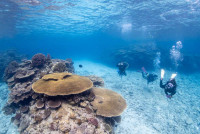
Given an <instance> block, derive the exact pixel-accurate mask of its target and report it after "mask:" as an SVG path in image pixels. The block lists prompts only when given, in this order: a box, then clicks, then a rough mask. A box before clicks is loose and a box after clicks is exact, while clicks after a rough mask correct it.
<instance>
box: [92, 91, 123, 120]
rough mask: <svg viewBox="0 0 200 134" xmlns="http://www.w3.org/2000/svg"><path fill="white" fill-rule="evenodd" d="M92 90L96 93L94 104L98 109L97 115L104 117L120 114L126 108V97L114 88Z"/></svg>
mask: <svg viewBox="0 0 200 134" xmlns="http://www.w3.org/2000/svg"><path fill="white" fill-rule="evenodd" d="M91 91H92V92H93V93H94V94H95V99H94V101H93V102H92V105H93V107H94V109H96V110H97V111H96V113H97V115H101V116H104V117H113V116H119V115H120V114H121V113H122V112H123V111H124V109H125V108H126V101H125V100H124V98H123V97H122V96H121V95H119V94H118V93H116V92H114V91H112V90H108V89H104V88H92V90H91Z"/></svg>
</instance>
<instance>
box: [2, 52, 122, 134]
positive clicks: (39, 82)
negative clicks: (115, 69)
mask: <svg viewBox="0 0 200 134" xmlns="http://www.w3.org/2000/svg"><path fill="white" fill-rule="evenodd" d="M40 56H41V54H40ZM36 57H37V56H36ZM46 59H47V58H45V60H46ZM39 63H43V64H42V65H41V64H40V66H38V65H39ZM39 63H37V66H33V61H32V62H31V61H30V60H23V61H22V63H18V64H16V63H14V64H11V65H10V67H8V70H9V68H10V70H12V71H6V72H5V73H7V72H9V73H8V74H10V75H6V76H7V77H5V78H6V82H7V84H8V86H9V89H10V95H9V100H8V102H7V104H6V105H5V107H4V112H5V114H12V113H15V116H14V117H13V118H12V122H13V123H14V124H15V125H16V126H17V127H18V131H19V133H21V134H30V133H31V134H38V133H49V134H84V133H85V134H86V133H87V134H112V133H113V125H114V122H113V119H114V118H113V119H111V117H112V116H119V115H120V114H121V113H122V111H123V110H124V109H125V107H126V102H125V100H123V98H122V97H121V96H120V95H118V94H117V93H115V92H112V93H113V95H110V94H108V95H110V96H109V97H111V100H113V101H117V102H112V101H110V100H109V99H106V100H105V101H103V103H102V104H107V105H113V104H115V106H116V107H112V108H114V109H113V111H118V113H115V112H114V114H113V113H112V112H111V111H109V110H110V109H108V112H109V113H110V112H111V114H112V115H105V114H99V111H101V110H100V109H101V107H98V108H97V106H95V105H93V104H95V103H93V102H96V101H98V98H99V94H97V93H96V92H95V89H98V90H101V92H105V94H106V93H107V92H106V91H107V89H106V91H105V89H102V88H95V87H96V86H99V87H100V86H103V85H104V82H103V80H102V79H101V78H100V77H97V76H88V77H84V76H79V75H75V74H72V73H73V72H74V67H73V62H72V60H71V59H67V60H59V59H51V58H50V56H49V58H48V62H47V61H45V62H43V61H42V60H40V61H39ZM59 64H60V65H61V64H62V66H63V65H65V66H64V69H63V68H62V67H61V68H62V69H63V70H62V69H58V70H62V71H58V70H56V71H55V67H56V66H60V65H59ZM13 65H14V66H13ZM15 65H17V66H15ZM56 68H57V67H56ZM63 71H64V72H63ZM55 72H62V73H55ZM109 91H110V90H109ZM105 94H104V95H105ZM117 95H118V98H117V99H116V98H113V97H116V96H117ZM105 96H106V95H105ZM98 102H99V101H98ZM119 102H122V104H124V107H122V106H121V103H119ZM115 108H116V109H115ZM119 108H121V110H119ZM99 115H101V116H99Z"/></svg>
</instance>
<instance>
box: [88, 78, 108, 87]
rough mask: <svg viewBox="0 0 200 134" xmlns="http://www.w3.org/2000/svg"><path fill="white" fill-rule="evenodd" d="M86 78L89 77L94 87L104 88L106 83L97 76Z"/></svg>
mask: <svg viewBox="0 0 200 134" xmlns="http://www.w3.org/2000/svg"><path fill="white" fill-rule="evenodd" d="M86 77H88V78H89V79H90V80H91V81H92V82H93V85H94V87H104V81H103V79H102V78H101V77H98V76H95V75H90V76H86Z"/></svg>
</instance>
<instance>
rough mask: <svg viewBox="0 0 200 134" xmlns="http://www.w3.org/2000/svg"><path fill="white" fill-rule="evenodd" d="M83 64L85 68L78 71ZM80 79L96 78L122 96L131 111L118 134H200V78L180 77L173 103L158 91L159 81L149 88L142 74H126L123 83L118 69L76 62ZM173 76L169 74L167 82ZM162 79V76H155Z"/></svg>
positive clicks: (117, 131) (124, 114) (92, 63)
mask: <svg viewBox="0 0 200 134" xmlns="http://www.w3.org/2000/svg"><path fill="white" fill-rule="evenodd" d="M79 64H82V65H83V68H78V65H79ZM75 68H76V69H75V70H76V73H77V74H79V75H97V76H100V77H102V78H103V79H104V82H105V88H108V89H112V90H114V91H116V92H118V93H120V94H121V95H122V96H123V97H124V98H125V99H126V101H127V104H128V107H127V109H126V110H125V111H124V112H123V114H122V121H121V123H120V124H118V126H117V127H116V130H115V132H116V134H200V74H193V75H184V74H178V75H177V78H176V81H177V84H178V87H177V93H176V94H175V95H174V97H173V98H172V99H171V100H170V99H167V98H166V96H165V93H164V90H163V89H161V88H160V87H159V80H157V81H155V82H154V83H150V84H149V85H147V82H146V81H145V80H144V79H143V78H142V75H141V73H139V72H137V71H127V76H125V77H123V78H122V79H121V78H120V77H119V75H118V73H117V69H114V68H110V67H107V66H105V65H102V64H98V63H94V62H88V61H75ZM171 73H172V72H169V71H166V77H165V80H168V79H167V78H169V77H170V75H171ZM156 74H158V75H160V72H159V70H158V72H156Z"/></svg>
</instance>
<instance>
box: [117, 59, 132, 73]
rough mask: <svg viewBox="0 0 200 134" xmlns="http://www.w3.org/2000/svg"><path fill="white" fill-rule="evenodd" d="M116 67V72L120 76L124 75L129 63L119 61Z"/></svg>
mask: <svg viewBox="0 0 200 134" xmlns="http://www.w3.org/2000/svg"><path fill="white" fill-rule="evenodd" d="M117 67H118V74H119V75H120V76H123V75H124V76H126V69H127V68H128V67H129V64H128V63H127V62H119V63H118V64H117Z"/></svg>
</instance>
